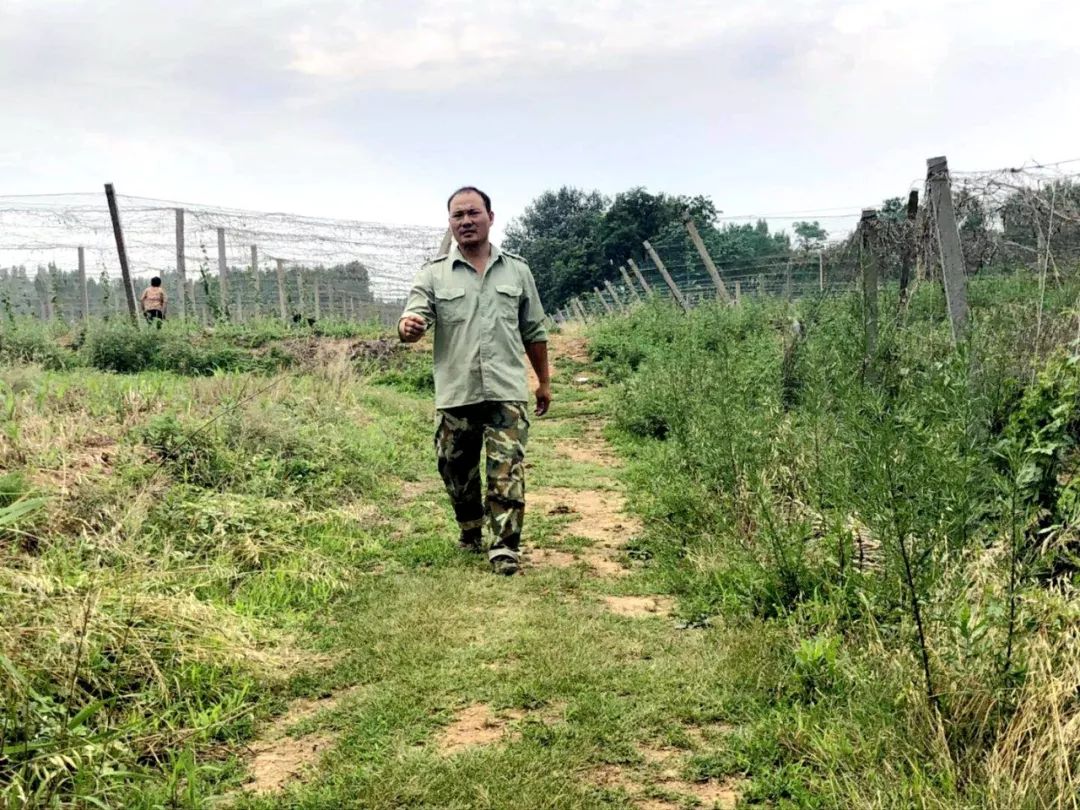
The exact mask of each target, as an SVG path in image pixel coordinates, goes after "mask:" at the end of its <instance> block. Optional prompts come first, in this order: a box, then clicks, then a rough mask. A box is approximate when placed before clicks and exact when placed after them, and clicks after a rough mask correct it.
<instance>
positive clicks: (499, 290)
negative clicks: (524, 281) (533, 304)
mask: <svg viewBox="0 0 1080 810" xmlns="http://www.w3.org/2000/svg"><path fill="white" fill-rule="evenodd" d="M495 293H496V295H495V310H496V313H495V314H496V315H498V316H499V317H500V318H505V319H506V320H513V321H516V320H517V319H518V303H519V302H520V301H521V287H515V286H514V285H512V284H497V285H495Z"/></svg>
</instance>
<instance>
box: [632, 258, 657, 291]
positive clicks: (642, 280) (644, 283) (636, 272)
mask: <svg viewBox="0 0 1080 810" xmlns="http://www.w3.org/2000/svg"><path fill="white" fill-rule="evenodd" d="M626 263H627V264H628V265H630V269H631V270H633V271H634V278H636V279H637V280H638V283H639V284H640V285H641V289H643V290H644V291H645V295H652V294H653V291H652V287H650V286H649V282H647V281H646V280H645V276H643V275H642V274H641V270H639V269H638V266H637V263H636V262H635V261H634V260H633V259H627V260H626Z"/></svg>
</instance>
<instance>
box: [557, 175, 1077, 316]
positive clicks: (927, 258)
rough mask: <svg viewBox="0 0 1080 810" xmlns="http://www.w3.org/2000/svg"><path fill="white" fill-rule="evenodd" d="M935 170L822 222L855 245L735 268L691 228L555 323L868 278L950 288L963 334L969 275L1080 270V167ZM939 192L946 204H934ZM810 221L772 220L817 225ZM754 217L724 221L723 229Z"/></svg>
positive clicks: (1044, 277) (806, 250) (1059, 274)
mask: <svg viewBox="0 0 1080 810" xmlns="http://www.w3.org/2000/svg"><path fill="white" fill-rule="evenodd" d="M927 164H928V172H927V179H926V182H925V185H924V186H922V187H919V185H918V184H912V186H913V187H912V188H910V189H908V194H907V199H906V200H905V199H904V198H903V197H895V198H891V199H887V200H886V201H885V202H884V203H883V204H882V205H881V206H880V207H879V208H875V209H862V210H861V211H859V212H858V213H857V214H856V213H851V212H849V213H829V214H827V215H826V216H821V215H818V216H817V217H816V218H817V219H825V218H827V217H831V218H832V220H833V221H834V224H833V225H831V226H830V227H833V228H835V227H836V224H835V223H844V224H851V229H850V232H849V233H847V235H845V236H844V237H843V238H841V239H836V240H833V241H831V242H825V241H820V242H819V243H817V244H814V245H812V246H810V245H807V246H804V247H801V248H796V249H791V248H788V249H784V250H777V251H775V252H771V253H761V254H758V255H754V256H752V257H749V258H748V257H742V258H733V257H727V256H724V255H721V254H719V253H718V254H715V255H707V254H708V250H706V249H705V248H704V245H703V244H702V245H695V244H694V234H692V233H691V231H692V230H693V228H692V227H691V226H690V225H688V226H687V227H686V230H685V231H679V232H677V233H672V232H670V231H669V232H666V233H665V234H663V235H662V236H661V237H659V238H657V239H656V240H653V241H652V242H651V243H646V244H645V245H644V247H645V248H646V249H645V250H643V251H641V252H640V253H639V254H638V256H637V257H636V258H635V257H630V256H628V257H627V263H626V265H624V266H623V267H621V268H618V269H615V268H613V272H611V273H610V274H609V275H608V277H607V278H606V279H605V281H604V282H603V284H602V285H597V286H595V287H594V288H593V290H592V291H590V292H585V293H583V294H580V295H578V296H576V297H575V298H573V299H572V300H571V301H570V302H569V304H568V305H567V306H564V307H561V308H560V309H559V310H558V311H557V312H556V313H555V319H556V320H557V321H568V320H573V319H581V318H582V317H584V318H586V319H590V318H595V317H604V316H607V315H611V314H616V313H619V312H622V311H624V310H625V309H626V308H627V307H628V306H630V305H632V304H634V303H635V302H637V301H639V300H641V299H643V298H644V297H645V296H647V295H652V296H656V297H659V298H661V299H666V300H669V301H672V302H675V303H678V304H680V305H685V307H686V308H692V307H695V306H698V305H700V304H701V303H703V302H707V301H715V300H716V299H717V298H720V299H723V300H729V301H731V302H732V303H739V302H740V301H741V300H742V299H744V298H747V297H766V296H772V297H781V296H782V297H785V298H787V299H798V298H803V297H807V296H821V295H834V294H837V293H840V292H848V291H852V290H854V289H856V288H858V287H860V286H865V284H866V277H867V272H868V270H869V271H870V273H871V277H872V279H873V283H874V284H875V285H877V284H880V283H890V282H891V283H896V284H899V285H900V288H901V291H902V293H903V292H905V291H906V290H907V288H908V287H909V286H910V285H911V284H914V283H919V282H922V281H938V282H945V287H946V293H947V297H948V298H949V299H950V303H949V305H950V315H951V316H952V317H953V318H954V326H955V321H956V318H958V317H961V316H966V309H965V308H966V302H965V301H964V300H962V299H963V287H964V283H965V282H964V279H966V278H967V277H970V276H972V275H976V274H1000V273H1007V272H1030V273H1035V274H1037V275H1038V276H1039V278H1040V280H1041V281H1042V282H1043V283H1058V282H1060V281H1061V279H1062V278H1063V277H1064V276H1065V275H1066V274H1076V273H1078V272H1080V159H1077V160H1070V161H1062V162H1059V163H1053V164H1036V163H1032V164H1025V165H1023V166H1019V167H1010V168H1003V169H994V170H986V171H956V172H949V171H948V168H947V164H946V162H945V160H944V158H933V159H931V160H929V161H927ZM939 182H940V183H944V186H943V188H944V189H945V192H944V195H945V196H944V197H941V196H940V195H938V196H937V197H935V195H934V190H935V183H939ZM935 200H936V201H935ZM945 200H947V204H946V203H945ZM946 209H947V210H946ZM809 213H812V212H809ZM809 213H808V212H802V213H792V214H785V215H782V216H774V217H773V218H774V219H783V220H788V221H798V220H804V221H806V220H809V219H810V215H809ZM754 216H756V215H746V216H739V217H721V218H719V220H718V224H719V223H723V222H749V221H750V220H751V219H752V218H753V217H754ZM758 221H760V219H759V220H758ZM650 247H651V250H649V249H648V248H650ZM658 261H659V263H658ZM709 264H711V265H712V266H713V267H714V268H715V270H716V276H717V277H716V278H715V279H714V278H713V275H712V273H711V272H710V271H709V267H708V265H709ZM661 265H663V267H661ZM950 270H951V271H952V276H950ZM665 271H666V273H667V278H665V277H664V272H665ZM950 278H952V279H953V282H952V283H951V284H950V283H949V279H950ZM953 299H956V300H953Z"/></svg>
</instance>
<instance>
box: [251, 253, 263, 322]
mask: <svg viewBox="0 0 1080 810" xmlns="http://www.w3.org/2000/svg"><path fill="white" fill-rule="evenodd" d="M251 278H252V283H254V285H255V311H254V315H255V317H256V318H257V317H259V316H260V315H261V314H262V280H261V279H260V278H259V248H258V246H257V245H252V246H251Z"/></svg>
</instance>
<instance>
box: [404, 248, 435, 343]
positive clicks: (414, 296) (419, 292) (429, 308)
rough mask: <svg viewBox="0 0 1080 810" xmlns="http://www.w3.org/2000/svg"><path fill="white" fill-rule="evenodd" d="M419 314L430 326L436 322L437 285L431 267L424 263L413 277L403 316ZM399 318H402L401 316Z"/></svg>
mask: <svg viewBox="0 0 1080 810" xmlns="http://www.w3.org/2000/svg"><path fill="white" fill-rule="evenodd" d="M406 315H417V316H419V317H421V318H423V319H424V323H426V324H427V326H428V328H429V329H430V328H431V325H432V324H433V323H435V285H434V283H433V281H432V278H431V268H430V266H429V265H426V264H425V265H424V266H423V267H421V268H420V272H419V273H417V274H416V278H414V279H413V283H412V288H411V289H410V290H409V297H408V298H407V299H406V300H405V309H404V311H403V312H402V313H401V317H402V318H404V317H405V316H406ZM398 320H401V318H399V319H398Z"/></svg>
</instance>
